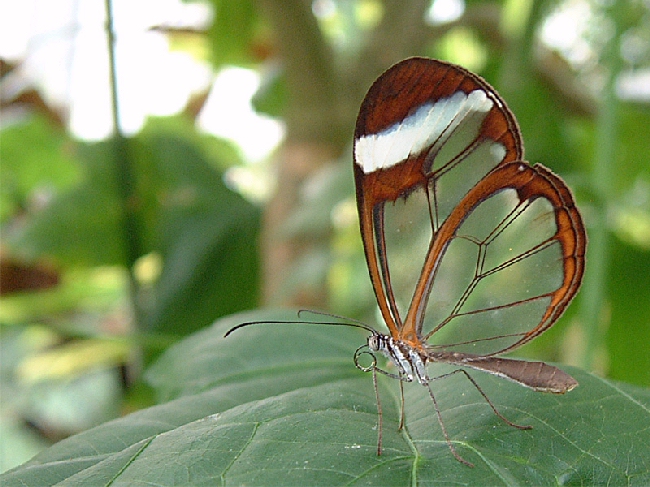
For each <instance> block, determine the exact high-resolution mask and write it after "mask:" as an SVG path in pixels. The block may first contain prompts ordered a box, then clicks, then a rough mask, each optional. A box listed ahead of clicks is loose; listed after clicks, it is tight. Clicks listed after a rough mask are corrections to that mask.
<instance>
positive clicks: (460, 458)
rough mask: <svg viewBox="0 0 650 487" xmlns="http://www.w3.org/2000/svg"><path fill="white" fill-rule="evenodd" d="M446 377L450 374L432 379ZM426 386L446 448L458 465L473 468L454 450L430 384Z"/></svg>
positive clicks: (472, 465) (471, 464)
mask: <svg viewBox="0 0 650 487" xmlns="http://www.w3.org/2000/svg"><path fill="white" fill-rule="evenodd" d="M448 375H451V374H445V375H444V376H439V377H434V379H433V380H435V379H440V378H442V377H445V376H448ZM426 386H427V389H428V390H429V396H431V400H432V401H433V407H434V408H435V409H436V416H437V417H438V423H440V429H441V430H442V434H443V435H444V437H445V441H446V442H447V446H448V447H449V449H450V450H451V453H452V454H453V455H454V457H456V460H458V461H459V462H460V463H464V464H465V465H467V466H468V467H474V464H473V463H470V462H468V461H467V460H465V459H464V458H463V457H461V456H460V455H459V454H458V453H457V452H456V449H455V448H454V445H453V444H452V442H451V440H450V439H449V435H448V434H447V428H446V427H445V423H444V421H443V420H442V414H441V413H440V408H439V407H438V401H437V400H436V396H435V395H434V394H433V391H432V390H431V384H430V383H427V384H426Z"/></svg>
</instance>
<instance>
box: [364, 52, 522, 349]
mask: <svg viewBox="0 0 650 487" xmlns="http://www.w3.org/2000/svg"><path fill="white" fill-rule="evenodd" d="M354 155H355V165H354V168H355V181H356V186H357V204H358V211H359V217H360V225H361V234H362V238H363V242H364V248H365V252H366V260H367V262H368V268H369V271H370V277H371V280H372V283H373V287H374V289H375V293H376V295H377V300H378V304H379V307H380V310H381V312H382V315H383V317H384V320H385V321H386V324H387V326H388V328H389V330H390V332H391V334H392V335H393V336H394V337H398V336H399V337H400V338H402V339H407V340H411V341H412V342H416V341H417V340H418V339H417V334H418V333H419V331H420V328H421V325H422V322H421V318H422V316H423V313H420V314H419V315H418V317H417V320H414V319H413V317H411V318H409V317H408V316H407V310H408V309H409V303H410V302H411V301H412V298H413V296H414V291H415V289H416V284H417V283H418V280H417V277H416V276H419V275H421V274H422V275H424V274H423V272H424V267H423V266H424V263H425V261H426V260H427V255H428V254H429V252H430V247H431V244H432V242H433V241H434V240H435V238H434V237H435V235H437V233H438V231H439V229H440V228H441V227H442V226H443V224H444V222H445V221H447V220H448V219H449V216H450V215H451V214H452V213H453V211H454V209H455V208H456V207H457V205H458V204H459V202H460V201H461V200H462V199H463V197H464V196H465V195H467V194H468V193H469V192H470V191H471V189H472V188H473V187H475V186H476V185H477V184H478V183H479V181H480V180H482V179H483V178H484V177H485V176H486V175H487V174H489V173H490V172H491V171H492V170H493V169H494V168H495V167H497V166H499V165H503V164H507V163H509V162H512V161H515V160H519V159H521V158H522V157H523V149H522V144H521V138H520V134H519V130H518V127H517V123H516V121H515V119H514V116H513V115H512V113H511V112H510V111H509V110H508V108H507V107H506V105H505V103H504V102H503V100H501V98H500V97H499V96H498V94H497V93H496V92H495V91H494V90H493V89H492V88H491V87H490V86H489V85H488V84H487V83H486V82H485V81H483V80H482V79H481V78H479V77H478V76H476V75H474V74H472V73H470V72H468V71H466V70H464V69H462V68H460V67H458V66H454V65H449V64H446V63H441V62H439V61H434V60H430V59H421V58H412V59H409V60H406V61H403V62H402V63H399V64H397V65H396V66H394V67H392V68H391V69H389V70H388V71H387V72H386V73H384V74H383V75H382V76H380V78H379V79H378V80H377V81H376V82H375V84H373V86H372V87H371V88H370V90H369V92H368V94H367V95H366V98H365V99H364V102H363V103H362V105H361V110H360V113H359V118H358V119H357V126H356V131H355V147H354ZM404 242H407V243H408V245H404ZM429 270H432V269H429ZM428 291H430V289H428Z"/></svg>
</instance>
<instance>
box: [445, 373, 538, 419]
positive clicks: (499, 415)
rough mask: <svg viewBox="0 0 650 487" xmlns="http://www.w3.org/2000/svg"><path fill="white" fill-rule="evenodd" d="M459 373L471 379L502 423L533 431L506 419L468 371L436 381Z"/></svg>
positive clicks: (446, 375)
mask: <svg viewBox="0 0 650 487" xmlns="http://www.w3.org/2000/svg"><path fill="white" fill-rule="evenodd" d="M458 372H460V373H463V374H465V377H467V378H468V379H469V381H470V382H471V383H472V384H474V387H476V390H477V391H478V392H480V393H481V396H483V399H485V402H487V403H488V404H489V406H490V407H491V408H492V411H494V414H496V415H497V416H498V417H499V419H501V421H503V422H504V423H506V424H507V425H509V426H512V427H513V428H517V429H520V430H532V429H533V427H532V426H528V425H520V424H516V423H513V422H512V421H510V420H509V419H508V418H506V417H505V416H504V415H503V414H501V413H500V412H499V411H498V410H497V408H496V406H495V405H494V404H493V403H492V401H490V398H489V397H487V394H485V392H483V389H481V388H480V387H479V385H478V384H477V383H476V381H475V380H474V379H473V378H472V376H471V375H469V373H468V372H467V371H466V370H464V369H456V370H454V371H453V372H450V373H448V374H444V375H441V376H438V377H436V379H440V378H443V377H448V376H450V375H452V374H456V373H458Z"/></svg>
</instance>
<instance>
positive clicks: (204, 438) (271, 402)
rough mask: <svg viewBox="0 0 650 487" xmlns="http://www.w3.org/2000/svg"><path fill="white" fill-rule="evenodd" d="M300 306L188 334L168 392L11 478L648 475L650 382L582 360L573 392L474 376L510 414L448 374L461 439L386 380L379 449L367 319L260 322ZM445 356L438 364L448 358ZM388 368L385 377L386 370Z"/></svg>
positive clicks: (454, 480)
mask: <svg viewBox="0 0 650 487" xmlns="http://www.w3.org/2000/svg"><path fill="white" fill-rule="evenodd" d="M295 317H296V314H295V312H275V313H269V312H258V313H251V314H246V315H238V316H231V317H228V318H226V319H223V320H220V321H219V322H217V323H216V324H215V325H214V326H213V327H211V328H209V329H207V330H204V331H201V332H199V333H197V334H196V335H194V336H192V337H190V338H188V339H186V340H185V341H183V342H181V343H179V344H178V345H177V346H175V347H173V348H172V349H171V350H170V351H169V352H168V353H167V354H166V355H164V356H163V357H162V358H161V359H160V360H159V362H158V363H157V364H156V365H155V367H154V368H153V369H151V370H150V372H149V377H150V380H151V382H152V383H153V384H154V385H155V386H156V387H157V388H158V389H159V390H160V391H161V394H162V395H163V396H165V397H168V398H172V397H173V398H174V399H172V400H170V401H168V402H166V403H164V404H162V405H159V406H156V407H153V408H150V409H147V410H143V411H139V412H137V413H134V414H131V415H129V416H126V417H124V418H121V419H119V420H116V421H113V422H110V423H107V424H105V425H102V426H99V427H97V428H94V429H92V430H89V431H87V432H85V433H82V434H80V435H77V436H74V437H72V438H69V439H67V440H65V441H62V442H60V443H59V444H57V445H55V446H53V447H52V448H50V449H49V450H46V451H45V452H43V453H41V454H40V455H38V456H37V457H35V458H34V459H33V460H31V461H30V462H28V463H27V464H24V465H23V466H21V467H18V468H17V469H14V470H12V471H10V472H8V473H6V474H5V475H4V476H3V477H0V480H1V481H2V484H3V485H4V486H13V485H21V486H25V485H44V484H48V485H54V484H56V485H90V484H92V485H109V484H110V485H112V486H114V485H132V484H134V483H138V482H144V481H146V482H147V483H148V484H150V485H218V484H232V485H242V484H249V485H341V484H345V485H349V484H354V485H357V484H367V485H407V484H412V485H414V484H433V483H436V484H442V485H449V484H455V485H456V484H470V485H516V484H526V485H550V484H581V485H585V484H586V485H594V484H608V485H647V484H648V483H649V482H650V446H648V445H650V430H649V428H648V424H649V423H650V421H649V420H650V413H649V406H650V391H648V390H645V389H640V388H635V387H632V386H628V385H623V384H617V383H612V382H609V381H606V380H603V379H600V378H597V377H595V376H592V375H590V374H587V373H585V372H582V371H580V370H578V369H572V370H571V373H572V374H574V375H575V377H576V378H577V379H578V380H579V381H580V387H579V388H577V389H576V390H574V391H572V392H571V393H569V394H567V395H564V396H554V395H547V394H542V393H535V392H532V391H528V390H527V389H524V388H522V387H519V386H518V385H516V384H512V383H509V382H507V381H504V380H500V379H498V378H495V377H492V376H484V375H480V374H478V373H477V374H475V376H476V379H477V380H478V381H479V383H480V385H481V387H482V388H483V390H484V391H485V392H486V394H487V395H488V396H489V397H490V398H491V399H492V400H493V401H494V403H495V404H496V406H497V407H498V408H499V410H500V411H501V412H502V413H503V414H504V415H505V416H507V417H508V418H509V419H511V420H512V421H515V422H518V423H522V424H530V425H532V426H533V427H534V429H533V430H530V431H520V430H516V429H514V428H511V427H509V426H507V425H505V424H504V423H503V422H501V421H500V420H499V419H498V418H497V417H496V416H495V415H494V414H493V413H492V411H491V410H490V409H489V407H488V406H487V405H486V404H485V402H484V401H483V399H482V398H481V396H480V394H479V393H478V392H477V391H476V389H474V388H473V386H472V385H471V384H470V383H469V381H467V380H463V378H462V377H460V376H459V377H456V376H454V377H453V378H451V379H444V380H440V381H436V382H435V383H434V390H435V393H436V395H437V398H438V399H439V402H440V405H441V409H442V414H443V417H444V419H445V424H446V426H447V429H448V431H449V434H450V436H451V438H452V441H453V442H454V444H455V446H456V448H457V450H458V451H459V453H460V454H461V455H463V456H464V457H465V458H466V459H467V460H469V461H471V462H473V463H474V464H475V465H476V467H475V468H473V469H472V468H469V467H467V466H465V465H462V464H461V463H459V462H457V461H456V460H455V459H454V458H453V456H452V455H451V453H450V452H449V449H448V448H447V445H446V443H445V441H444V439H443V437H442V435H441V432H440V428H439V426H438V424H437V421H436V419H435V413H434V412H433V407H432V404H431V401H430V399H429V398H428V394H427V393H426V390H424V388H423V387H421V386H419V385H410V384H407V385H406V387H405V390H406V404H407V410H406V415H407V416H406V417H407V422H406V429H405V430H404V431H401V432H399V431H398V429H397V425H398V404H399V402H398V391H399V389H398V387H397V385H396V383H395V381H392V380H390V379H388V378H381V379H382V380H380V393H381V395H382V398H383V403H382V404H383V407H384V453H383V455H382V456H380V457H378V456H377V455H376V451H375V449H376V435H377V431H376V419H377V418H376V406H375V398H374V392H373V388H372V381H371V379H370V377H369V376H367V375H364V374H363V373H361V372H359V371H357V370H356V369H355V368H354V365H353V363H352V360H351V354H352V352H353V351H354V349H355V348H356V347H357V346H358V345H359V344H362V343H363V341H364V338H363V335H362V334H361V333H359V332H358V330H354V329H346V328H334V327H325V326H321V327H318V326H315V325H314V326H312V325H306V324H299V325H258V326H253V327H251V328H248V329H244V330H240V331H237V332H235V334H233V335H232V336H231V337H229V338H228V339H223V334H224V332H225V330H227V329H228V328H229V327H231V326H233V325H235V324H237V323H240V322H242V321H247V320H251V319H252V320H255V319H265V320H272V319H295ZM434 370H435V369H433V367H432V370H431V372H434ZM384 379H385V380H384Z"/></svg>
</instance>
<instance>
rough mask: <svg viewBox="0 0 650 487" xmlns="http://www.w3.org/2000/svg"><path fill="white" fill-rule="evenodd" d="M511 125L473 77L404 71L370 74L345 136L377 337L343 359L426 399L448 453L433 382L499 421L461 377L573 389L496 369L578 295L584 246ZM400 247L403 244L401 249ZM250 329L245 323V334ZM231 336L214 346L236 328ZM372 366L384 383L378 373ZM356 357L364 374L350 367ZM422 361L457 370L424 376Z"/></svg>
mask: <svg viewBox="0 0 650 487" xmlns="http://www.w3.org/2000/svg"><path fill="white" fill-rule="evenodd" d="M523 152H524V149H523V142H522V138H521V134H520V131H519V127H518V125H517V122H516V120H515V117H514V115H513V114H512V112H511V111H510V110H509V108H508V107H507V105H506V103H505V102H504V101H503V100H502V99H501V97H500V96H499V94H498V93H497V92H496V91H495V90H494V89H493V88H492V87H491V86H490V85H489V84H488V83H487V82H486V81H484V80H483V79H482V78H480V77H479V76H477V75H475V74H473V73H471V72H469V71H467V70H466V69H464V68H462V67H460V66H456V65H453V64H449V63H445V62H442V61H437V60H433V59H426V58H409V59H406V60H404V61H401V62H399V63H397V64H395V65H394V66H392V67H391V68H389V69H388V70H387V71H386V72H384V73H383V74H382V75H381V76H379V78H378V79H377V80H376V81H375V82H374V84H373V85H372V86H371V87H370V90H369V91H368V93H367V94H366V97H365V98H364V100H363V102H362V104H361V108H360V111H359V116H358V118H357V122H356V129H355V132H354V179H355V183H356V198H357V209H358V214H359V224H360V228H361V237H362V239H363V246H364V251H365V256H366V261H367V264H368V270H369V273H370V279H371V281H372V286H373V288H374V291H375V295H376V297H377V303H378V305H379V310H380V311H381V315H382V318H383V320H384V322H385V324H386V326H387V328H388V331H389V334H384V333H380V332H378V331H376V330H375V329H374V328H372V327H369V326H367V325H365V324H363V323H359V322H353V323H349V322H348V323H341V322H324V323H322V324H330V325H345V326H356V327H359V328H363V329H365V330H367V331H369V332H370V333H371V334H370V336H369V337H368V341H367V343H366V344H364V345H362V346H361V347H359V348H358V349H357V351H356V353H355V355H354V362H355V365H356V366H357V367H358V368H360V369H361V370H364V371H372V373H373V383H374V386H375V394H376V398H377V409H378V414H379V427H378V430H379V431H378V433H379V437H378V442H377V443H378V444H377V453H378V454H379V455H381V451H382V446H381V442H382V419H381V416H382V413H381V402H380V398H379V393H378V388H377V373H382V374H385V375H387V376H390V377H393V378H395V379H398V380H399V383H400V391H401V393H402V394H401V397H402V408H401V421H400V428H401V427H402V426H403V424H404V394H403V383H404V382H413V381H417V382H418V383H420V384H421V385H423V386H425V387H427V389H428V391H429V395H430V397H431V400H432V402H433V405H434V408H435V411H436V415H437V419H438V422H439V423H440V427H441V429H442V432H443V435H444V437H445V440H446V442H447V445H448V446H449V449H450V450H451V452H452V453H453V455H454V456H455V457H456V459H457V460H459V461H460V462H462V463H464V464H466V465H470V466H472V464H471V463H469V462H468V461H466V460H465V459H463V458H462V457H461V456H460V455H459V454H458V453H457V452H456V450H455V448H454V446H453V444H452V442H451V440H450V439H449V435H448V434H447V431H446V428H445V425H444V422H443V420H442V416H441V413H440V409H439V407H438V402H437V400H436V397H435V395H434V393H433V391H432V389H431V383H432V381H434V380H437V379H440V378H443V377H448V376H450V375H453V374H456V373H461V374H464V375H465V377H467V379H468V380H470V381H471V382H472V384H473V385H474V386H475V387H476V388H477V389H478V391H479V392H480V393H481V394H482V396H483V397H484V398H485V400H486V401H487V403H488V404H489V405H490V407H491V408H492V410H493V411H494V412H495V414H497V416H498V417H499V418H501V419H502V420H503V421H505V422H506V423H507V424H509V425H511V426H514V427H516V428H520V429H529V428H530V426H520V425H516V424H514V423H512V422H510V421H509V420H508V419H506V418H505V417H503V416H502V415H501V414H500V413H499V412H498V411H497V409H496V407H495V406H494V405H493V403H492V402H491V401H490V399H489V398H488V397H487V396H486V395H485V393H484V392H483V391H482V390H481V388H480V387H479V386H478V384H477V383H476V382H475V381H474V379H473V378H472V377H471V376H470V375H469V373H468V372H467V370H466V368H470V369H477V370H481V371H484V372H488V373H490V374H494V375H497V376H500V377H504V378H506V379H509V380H511V381H514V382H516V383H518V384H521V385H523V386H526V387H529V388H531V389H533V390H536V391H543V392H551V393H556V394H562V393H565V392H567V391H570V390H571V389H573V388H574V387H576V386H577V385H578V382H577V381H576V380H575V379H573V378H572V377H571V376H570V375H568V374H567V373H565V372H563V371H562V370H560V369H558V368H556V367H553V366H551V365H548V364H545V363H543V362H528V361H523V360H514V359H509V358H501V357H498V355H500V354H502V353H505V352H509V351H511V350H514V349H516V348H518V347H520V346H521V345H523V344H525V343H527V342H529V341H530V340H532V339H533V338H535V337H536V336H538V335H539V334H541V333H542V332H543V331H545V330H547V329H548V328H550V327H551V326H552V325H553V324H554V323H555V322H556V321H557V319H558V318H559V317H560V316H561V315H562V313H563V312H564V310H565V309H566V307H567V306H568V304H569V303H570V302H571V300H572V299H573V297H574V296H575V294H576V293H577V291H578V288H579V287H580V284H581V281H582V276H583V272H584V265H585V248H586V243H587V238H586V233H585V228H584V224H583V222H582V218H581V216H580V213H579V211H578V209H577V208H576V206H575V202H574V200H573V196H572V194H571V191H570V190H569V188H568V187H567V186H566V185H565V183H564V182H563V181H562V179H560V178H559V177H558V176H556V175H555V174H553V173H552V172H551V171H550V170H548V169H547V168H545V167H544V166H542V165H541V164H535V165H530V164H529V163H527V162H525V161H524V154H523ZM405 242H407V243H409V244H412V245H408V246H405V245H404V243H405ZM255 323H259V322H255ZM255 323H253V322H249V323H242V324H240V325H238V326H236V327H234V328H232V329H231V330H229V331H228V333H227V334H226V336H227V335H229V334H230V333H231V332H233V331H234V330H236V329H238V328H241V327H243V326H248V325H251V324H255ZM377 352H378V353H380V354H382V355H384V356H386V357H387V358H388V359H389V361H390V362H391V363H392V365H393V366H394V368H395V373H392V372H388V371H384V370H382V369H380V368H379V367H378V362H377V358H376V356H375V353H377ZM365 354H368V355H370V365H363V364H362V360H361V357H362V356H363V355H365ZM433 362H438V363H445V364H449V365H452V366H455V367H459V368H457V369H455V370H453V371H452V372H450V373H447V374H443V375H439V376H434V377H431V376H429V374H428V372H427V365H428V364H430V363H433Z"/></svg>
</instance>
